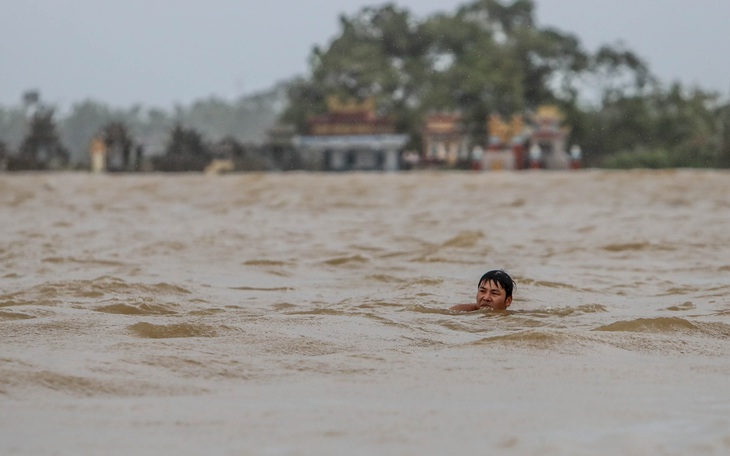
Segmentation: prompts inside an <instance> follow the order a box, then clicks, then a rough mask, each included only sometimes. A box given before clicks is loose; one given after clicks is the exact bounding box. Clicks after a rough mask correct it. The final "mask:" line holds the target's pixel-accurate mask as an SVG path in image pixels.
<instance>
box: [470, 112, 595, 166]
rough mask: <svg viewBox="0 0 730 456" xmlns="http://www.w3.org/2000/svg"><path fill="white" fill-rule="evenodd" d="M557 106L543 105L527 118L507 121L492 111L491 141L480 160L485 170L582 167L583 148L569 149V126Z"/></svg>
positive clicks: (488, 133) (513, 117)
mask: <svg viewBox="0 0 730 456" xmlns="http://www.w3.org/2000/svg"><path fill="white" fill-rule="evenodd" d="M564 119H565V117H564V116H563V114H562V113H561V112H560V109H558V107H556V106H540V107H539V108H538V109H537V111H536V112H535V113H533V114H531V115H529V116H527V120H525V118H523V116H519V115H515V116H512V118H511V119H510V120H509V121H505V120H504V119H503V118H502V117H501V116H500V115H498V114H493V115H491V116H490V117H489V120H488V121H487V137H488V138H489V139H488V144H487V148H486V152H485V153H484V155H483V156H482V159H481V163H480V164H481V167H482V168H483V169H490V170H495V169H526V168H537V169H575V168H580V160H581V151H580V147H579V146H577V145H573V146H572V147H571V149H570V154H568V152H567V148H566V145H567V139H568V136H569V134H570V128H569V127H566V126H564V125H563V121H564Z"/></svg>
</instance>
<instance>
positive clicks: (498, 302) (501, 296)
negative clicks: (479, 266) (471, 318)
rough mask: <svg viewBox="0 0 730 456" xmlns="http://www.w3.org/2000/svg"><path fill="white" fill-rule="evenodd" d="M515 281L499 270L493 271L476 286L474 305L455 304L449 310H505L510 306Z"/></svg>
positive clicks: (484, 276) (485, 275)
mask: <svg viewBox="0 0 730 456" xmlns="http://www.w3.org/2000/svg"><path fill="white" fill-rule="evenodd" d="M514 287H515V281H514V280H512V277H510V275H509V274H507V273H506V272H504V271H503V270H501V269H495V270H493V271H489V272H487V273H486V274H484V275H483V276H482V277H481V279H479V284H478V286H477V299H476V303H475V304H457V305H455V306H452V307H451V308H450V310H459V311H463V312H471V311H474V310H479V309H483V308H485V307H487V308H489V309H491V310H505V309H507V307H509V306H510V304H512V290H513V289H514Z"/></svg>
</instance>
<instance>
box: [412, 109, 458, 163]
mask: <svg viewBox="0 0 730 456" xmlns="http://www.w3.org/2000/svg"><path fill="white" fill-rule="evenodd" d="M467 139H468V138H467V135H466V131H465V128H464V123H463V121H462V116H461V114H460V113H456V112H452V113H432V114H429V115H428V116H427V117H426V122H425V126H424V128H423V161H424V163H425V164H427V165H428V164H446V165H448V166H455V165H456V164H457V163H459V162H464V161H467V160H469V147H468V141H467Z"/></svg>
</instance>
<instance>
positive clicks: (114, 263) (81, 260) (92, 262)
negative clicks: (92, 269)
mask: <svg viewBox="0 0 730 456" xmlns="http://www.w3.org/2000/svg"><path fill="white" fill-rule="evenodd" d="M42 261H43V262H44V263H52V264H64V263H78V264H84V265H88V266H91V265H94V266H126V263H123V262H121V261H114V260H100V259H96V258H77V257H46V258H43V260H42Z"/></svg>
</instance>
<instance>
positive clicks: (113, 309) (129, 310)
mask: <svg viewBox="0 0 730 456" xmlns="http://www.w3.org/2000/svg"><path fill="white" fill-rule="evenodd" d="M94 310H96V311H97V312H103V313H109V314H119V315H174V314H176V313H177V312H175V311H174V310H172V309H171V308H170V306H166V305H164V304H147V303H142V304H125V303H119V304H111V305H108V306H102V307H97V308H96V309H94Z"/></svg>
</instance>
